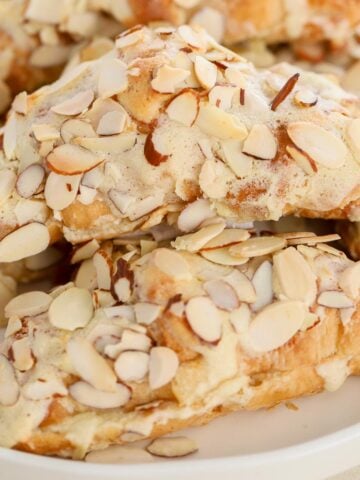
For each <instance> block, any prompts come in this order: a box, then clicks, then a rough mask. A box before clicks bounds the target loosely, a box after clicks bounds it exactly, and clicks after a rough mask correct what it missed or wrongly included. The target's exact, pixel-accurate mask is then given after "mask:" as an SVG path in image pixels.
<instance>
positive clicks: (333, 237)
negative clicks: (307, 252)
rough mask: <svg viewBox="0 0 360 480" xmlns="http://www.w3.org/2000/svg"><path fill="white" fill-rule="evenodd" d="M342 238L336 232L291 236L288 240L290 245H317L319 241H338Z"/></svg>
mask: <svg viewBox="0 0 360 480" xmlns="http://www.w3.org/2000/svg"><path fill="white" fill-rule="evenodd" d="M340 239H341V237H340V235H337V234H336V233H333V234H329V235H314V236H306V237H303V238H291V239H289V240H288V245H317V244H318V243H325V242H336V241H337V240H340Z"/></svg>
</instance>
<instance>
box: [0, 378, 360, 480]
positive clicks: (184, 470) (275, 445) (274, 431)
mask: <svg viewBox="0 0 360 480" xmlns="http://www.w3.org/2000/svg"><path fill="white" fill-rule="evenodd" d="M359 386H360V378H351V379H350V380H348V381H347V383H346V384H345V385H344V386H343V387H342V389H340V390H339V391H338V392H336V393H331V394H330V393H323V394H321V395H318V396H315V397H312V398H304V399H301V400H298V401H296V404H297V405H298V407H299V410H298V411H292V410H289V409H287V408H286V407H284V406H279V407H278V408H276V409H273V410H270V411H265V410H262V411H258V412H239V413H237V414H233V415H229V416H227V417H224V418H221V419H218V420H215V421H214V422H212V423H211V424H210V425H207V426H205V427H201V428H197V429H191V430H188V431H186V434H188V435H190V436H191V437H192V438H194V439H195V440H197V442H198V445H199V447H200V450H199V452H198V453H197V454H196V455H193V456H190V457H187V458H184V459H182V460H172V461H155V462H153V463H152V464H146V465H144V464H140V465H113V466H111V465H106V466H104V465H93V464H86V463H81V462H71V461H68V460H57V459H52V458H44V457H38V456H35V455H28V454H23V453H19V452H15V451H9V450H3V449H0V479H1V480H24V479H26V480H70V479H71V480H79V479H81V480H85V479H98V480H106V479H111V480H202V479H206V480H215V479H216V480H235V479H236V480H238V479H239V480H240V479H242V480H255V479H256V480H274V479H276V480H289V479H291V480H305V479H306V480H320V479H324V478H326V477H328V476H330V475H334V474H336V473H339V472H341V471H343V470H346V469H348V468H351V467H353V466H355V465H357V464H359V463H360V456H359V451H360V423H359V422H360V406H359V400H358V399H359Z"/></svg>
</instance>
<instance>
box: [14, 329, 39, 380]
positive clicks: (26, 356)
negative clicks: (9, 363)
mask: <svg viewBox="0 0 360 480" xmlns="http://www.w3.org/2000/svg"><path fill="white" fill-rule="evenodd" d="M11 351H12V356H13V358H14V361H13V365H14V367H15V368H16V369H17V370H20V371H21V372H26V371H28V370H30V369H31V368H32V366H33V365H34V357H33V355H32V352H31V347H30V340H29V337H23V338H20V339H19V340H15V341H14V342H13V344H12V345H11Z"/></svg>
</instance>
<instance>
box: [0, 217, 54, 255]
mask: <svg viewBox="0 0 360 480" xmlns="http://www.w3.org/2000/svg"><path fill="white" fill-rule="evenodd" d="M49 243H50V235H49V231H48V229H47V227H46V226H45V225H43V224H42V223H37V222H33V223H28V224H27V225H24V226H23V227H20V228H18V229H17V230H14V231H13V232H11V233H9V234H8V235H7V236H6V237H4V238H3V239H2V240H1V241H0V262H4V263H9V262H16V261H17V260H21V259H23V258H27V257H31V256H32V255H36V254H37V253H40V252H42V251H43V250H46V248H47V247H48V246H49Z"/></svg>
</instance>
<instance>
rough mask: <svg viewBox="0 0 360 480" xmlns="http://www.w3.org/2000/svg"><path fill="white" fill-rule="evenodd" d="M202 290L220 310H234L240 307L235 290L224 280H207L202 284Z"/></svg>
mask: <svg viewBox="0 0 360 480" xmlns="http://www.w3.org/2000/svg"><path fill="white" fill-rule="evenodd" d="M204 290H205V292H206V293H207V294H208V295H209V297H210V298H211V300H212V301H213V302H214V304H215V305H216V306H217V307H218V308H221V309H222V310H229V311H231V310H235V309H236V308H238V307H239V305H240V303H239V299H238V297H237V295H236V292H235V290H234V289H233V288H232V287H231V286H230V285H229V284H228V283H226V282H224V280H221V279H219V280H209V281H208V282H206V283H205V284H204Z"/></svg>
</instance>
